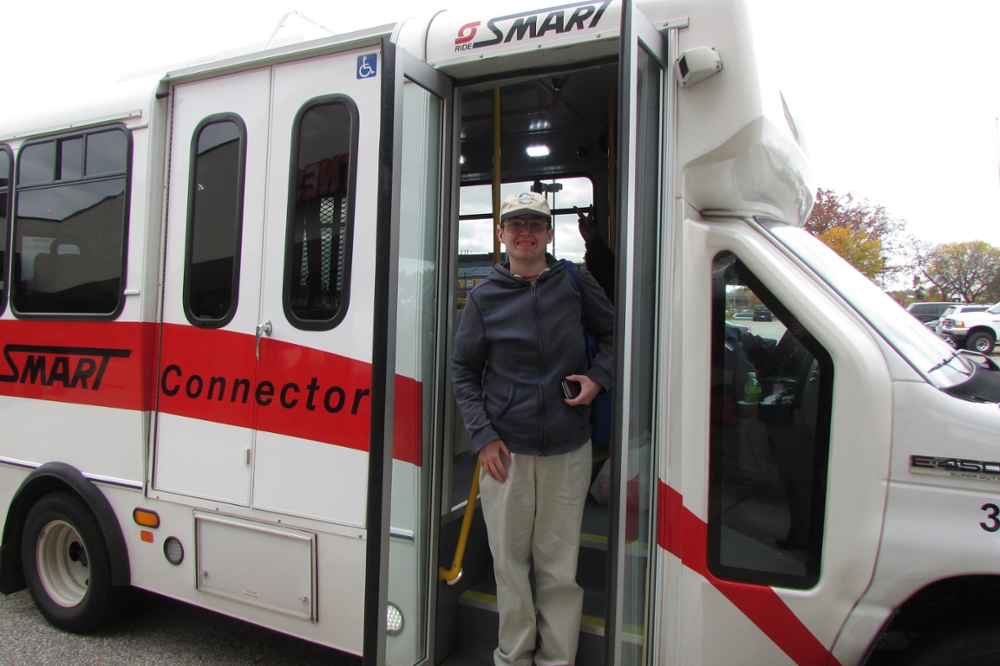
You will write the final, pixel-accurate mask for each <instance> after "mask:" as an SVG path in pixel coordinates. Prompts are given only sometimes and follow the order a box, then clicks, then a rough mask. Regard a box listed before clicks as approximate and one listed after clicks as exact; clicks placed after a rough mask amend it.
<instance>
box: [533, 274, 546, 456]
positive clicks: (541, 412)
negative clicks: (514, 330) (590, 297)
mask: <svg viewBox="0 0 1000 666" xmlns="http://www.w3.org/2000/svg"><path fill="white" fill-rule="evenodd" d="M537 285H538V280H532V281H531V309H532V311H533V312H534V313H535V326H536V327H537V329H538V349H539V351H540V357H541V358H539V360H538V365H539V368H540V373H539V375H538V437H539V445H538V450H539V453H540V455H543V456H544V455H545V419H544V416H545V381H544V380H545V337H544V336H543V335H542V315H541V313H540V312H539V311H538V295H537V293H536V292H535V287H536V286H537Z"/></svg>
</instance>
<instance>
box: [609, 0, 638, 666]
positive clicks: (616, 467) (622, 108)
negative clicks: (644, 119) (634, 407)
mask: <svg viewBox="0 0 1000 666" xmlns="http://www.w3.org/2000/svg"><path fill="white" fill-rule="evenodd" d="M618 34H619V42H618V118H617V120H618V128H617V130H618V138H617V139H616V141H617V148H618V160H617V164H618V215H617V220H616V224H617V232H618V238H617V240H616V242H615V253H616V256H615V303H618V306H617V307H616V308H615V368H616V369H617V372H615V382H614V383H615V386H614V392H613V395H616V396H622V395H624V393H623V391H624V390H625V382H624V379H623V377H624V372H623V369H624V368H625V346H624V344H622V342H623V340H624V337H625V336H624V333H625V310H626V307H625V303H626V300H627V299H626V296H627V295H628V294H627V291H626V288H625V286H626V285H625V279H623V278H624V277H625V269H624V266H626V265H627V263H628V257H629V247H628V242H627V241H628V234H627V233H626V230H627V228H628V211H629V208H630V206H629V204H630V201H629V197H628V191H629V190H628V185H629V182H628V162H629V160H630V159H631V158H632V156H631V155H629V153H628V145H629V143H628V137H629V133H630V132H631V131H632V122H631V121H632V118H631V115H630V113H629V109H630V105H629V100H630V98H631V92H632V87H631V81H632V78H633V76H632V74H633V72H634V70H635V63H634V62H632V48H631V45H632V42H633V41H634V40H635V35H634V34H633V31H632V2H631V0H623V1H622V15H621V26H620V28H619V32H618ZM624 412H625V408H624V405H623V404H622V401H621V400H620V399H619V400H615V401H614V405H613V407H612V419H611V441H610V442H609V443H608V450H609V451H611V453H612V455H611V457H610V461H611V502H610V505H609V507H608V559H607V570H606V572H605V578H604V580H605V592H604V595H605V596H604V598H605V604H607V606H606V608H605V609H604V617H605V621H604V622H605V624H604V655H605V661H606V663H608V664H614V663H616V662H615V649H616V647H617V646H616V645H615V640H614V638H615V635H616V632H617V631H618V630H619V628H620V625H621V618H619V617H618V613H617V611H616V609H617V606H618V594H619V589H618V568H619V566H620V562H621V559H622V557H623V556H624V553H622V552H621V548H619V547H618V546H619V544H620V543H621V533H622V526H621V523H620V522H619V520H618V516H619V514H620V513H621V502H620V501H619V500H620V496H621V490H622V488H621V480H620V477H621V456H622V441H621V433H622V423H623V422H624V419H625V413H624Z"/></svg>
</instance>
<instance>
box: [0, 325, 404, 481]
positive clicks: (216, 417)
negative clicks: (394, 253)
mask: <svg viewBox="0 0 1000 666" xmlns="http://www.w3.org/2000/svg"><path fill="white" fill-rule="evenodd" d="M160 333H161V331H160V327H159V326H158V325H156V324H149V323H147V324H141V323H138V322H80V321H51V320H50V321H43V320H14V321H10V320H8V321H0V345H2V349H0V395H6V396H12V397H19V398H29V399H34V400H51V401H56V402H64V403H73V404H81V405H96V406H101V407H112V408H118V409H131V410H136V411H150V410H152V409H154V406H155V405H157V403H156V398H158V399H159V402H158V409H159V410H160V411H161V412H164V413H167V414H174V415H177V416H183V417H187V418H194V419H201V420H204V421H210V422H213V423H223V424H227V425H233V426H237V427H242V428H256V429H258V430H263V431H266V432H271V433H276V434H280V435H288V436H290V437H299V438H303V439H310V440H314V441H318V442H324V443H327V444H334V445H337V446H344V447H347V448H351V449H356V450H359V451H368V448H369V438H370V434H369V433H370V426H371V364H370V363H366V362H363V361H357V360H354V359H351V358H347V357H345V356H340V355H338V354H331V353H328V352H323V351H319V350H316V349H312V348H309V347H303V346H299V345H292V344H289V343H286V342H281V341H279V340H271V339H267V338H265V339H263V340H261V347H260V353H261V357H260V364H259V366H258V364H257V361H256V355H255V343H256V340H255V338H254V336H252V335H246V334H241V333H233V332H230V331H222V330H217V329H201V328H194V327H193V326H184V325H176V324H166V325H164V326H163V328H162V349H161V354H162V358H161V360H160V366H159V367H160V372H159V374H157V372H156V367H157V354H156V346H157V340H158V336H159V335H160ZM422 415H423V387H422V384H421V383H420V382H418V381H416V380H414V379H412V378H409V377H401V376H399V375H397V376H396V386H395V411H394V419H395V424H394V425H395V428H394V437H393V457H394V458H395V459H397V460H401V461H404V462H410V463H413V464H415V465H420V464H421V462H422V442H423V418H422Z"/></svg>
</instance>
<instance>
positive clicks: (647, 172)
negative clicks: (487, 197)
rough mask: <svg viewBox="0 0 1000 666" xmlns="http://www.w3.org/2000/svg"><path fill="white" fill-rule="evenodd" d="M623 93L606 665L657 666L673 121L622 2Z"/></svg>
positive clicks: (653, 48) (643, 33) (642, 26)
mask: <svg viewBox="0 0 1000 666" xmlns="http://www.w3.org/2000/svg"><path fill="white" fill-rule="evenodd" d="M620 34H621V42H620V47H619V48H620V51H619V63H618V66H619V88H618V90H619V94H618V151H617V154H618V156H619V157H618V181H617V182H618V187H617V189H618V198H617V207H616V208H617V230H616V231H617V233H616V237H617V243H616V246H617V247H616V262H617V268H618V277H617V293H616V297H615V310H616V315H617V318H618V320H617V323H616V329H615V330H616V345H617V350H616V374H615V381H616V384H615V388H614V394H615V419H614V430H613V433H614V436H613V439H612V452H614V454H613V455H612V458H611V460H612V461H613V462H612V474H611V480H612V486H611V496H612V498H613V499H612V503H611V521H610V532H609V536H608V542H609V543H608V546H609V548H608V550H609V562H610V564H609V577H610V578H609V584H608V590H609V596H608V605H609V608H608V609H607V621H606V627H605V637H606V647H607V659H608V663H609V664H643V663H652V660H651V655H652V654H655V652H653V650H654V646H655V640H653V639H654V638H655V631H654V627H655V626H656V625H655V623H654V622H653V621H652V612H651V610H652V609H653V607H654V603H653V602H654V601H655V599H654V596H655V595H654V591H655V590H656V589H657V587H656V574H657V571H656V567H655V565H654V563H655V561H656V560H655V556H656V549H655V547H656V539H655V529H654V527H653V526H654V525H655V522H654V520H655V511H654V510H653V509H654V507H655V504H654V497H655V490H656V485H655V481H656V461H657V458H658V452H661V451H663V435H662V433H663V432H665V430H664V429H663V427H662V423H660V422H659V420H658V418H657V415H658V410H657V409H656V406H657V405H658V404H660V403H662V402H663V398H662V395H661V394H662V393H663V391H662V388H661V387H663V386H664V385H665V384H664V382H663V381H662V380H661V378H662V377H663V376H664V375H663V374H662V373H661V372H660V367H661V365H662V364H661V362H660V359H661V358H662V354H663V350H661V349H660V345H659V341H660V340H665V339H666V336H665V335H663V328H664V327H665V326H667V325H668V323H669V322H668V320H667V318H666V317H665V316H663V313H666V312H669V310H670V308H669V307H668V305H669V304H668V303H667V299H668V297H669V294H670V290H669V289H668V288H666V286H665V285H666V284H667V283H668V281H669V277H670V272H671V271H670V267H671V262H670V256H671V255H670V247H671V243H670V240H671V236H672V233H671V230H670V226H669V220H670V219H671V218H670V216H669V215H668V214H667V213H666V211H667V204H668V203H669V201H670V198H669V197H668V196H667V194H668V192H669V190H665V188H664V184H665V183H669V179H668V175H669V174H668V173H667V161H666V160H665V159H664V155H665V154H666V153H665V150H666V145H667V138H666V136H665V134H666V130H667V128H668V127H669V126H670V125H669V123H668V120H667V119H668V118H669V116H668V114H667V113H666V109H667V101H668V99H669V97H668V91H669V90H670V89H671V86H669V85H668V83H669V80H668V78H667V71H668V70H667V67H668V63H669V59H668V57H667V39H666V37H664V36H663V35H662V34H660V32H658V31H657V29H656V28H654V27H653V24H652V23H651V22H650V21H649V19H647V18H646V17H645V16H644V15H643V14H642V12H641V11H639V9H638V8H637V7H635V6H634V4H633V3H632V2H630V1H628V0H626V1H625V2H623V3H622V17H621V33H620Z"/></svg>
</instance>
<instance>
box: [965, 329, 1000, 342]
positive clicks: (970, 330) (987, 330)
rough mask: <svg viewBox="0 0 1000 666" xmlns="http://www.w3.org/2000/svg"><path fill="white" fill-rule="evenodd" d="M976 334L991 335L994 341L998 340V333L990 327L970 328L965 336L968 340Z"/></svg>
mask: <svg viewBox="0 0 1000 666" xmlns="http://www.w3.org/2000/svg"><path fill="white" fill-rule="evenodd" d="M975 333H989V334H990V335H991V336H993V339H994V340H996V339H997V333H996V331H994V330H993V329H992V328H990V327H989V326H975V327H973V328H970V329H969V330H968V332H967V333H966V334H965V336H966V338H968V337H969V336H970V335H973V334H975Z"/></svg>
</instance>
